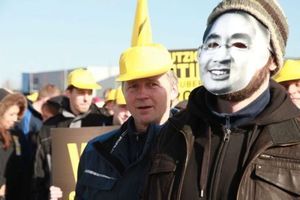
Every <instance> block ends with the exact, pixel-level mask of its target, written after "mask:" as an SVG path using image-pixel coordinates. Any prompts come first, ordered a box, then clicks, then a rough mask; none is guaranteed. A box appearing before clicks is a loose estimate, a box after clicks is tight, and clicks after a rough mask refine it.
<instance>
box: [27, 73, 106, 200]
mask: <svg viewBox="0 0 300 200" xmlns="http://www.w3.org/2000/svg"><path fill="white" fill-rule="evenodd" d="M67 83H68V87H67V89H66V91H65V94H66V96H67V97H68V98H63V101H62V102H61V103H62V104H61V106H62V108H61V112H59V114H57V115H55V116H53V117H51V118H49V119H48V120H47V121H45V122H44V124H43V126H42V128H41V131H40V133H39V137H38V140H37V142H38V148H37V152H36V157H35V159H36V160H35V164H34V198H33V199H37V200H39V199H49V187H50V185H51V135H50V129H51V128H55V127H70V128H80V127H87V126H103V125H111V121H107V117H106V116H103V115H102V114H101V113H100V111H99V109H98V107H97V106H96V105H94V104H92V98H93V90H94V89H99V88H100V85H99V84H98V83H97V82H96V81H95V79H94V77H93V75H92V73H91V72H90V71H88V70H86V69H82V68H79V69H75V70H73V71H72V72H71V73H69V75H68V80H67ZM52 191H53V190H52ZM54 193H55V191H54Z"/></svg>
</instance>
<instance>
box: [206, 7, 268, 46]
mask: <svg viewBox="0 0 300 200" xmlns="http://www.w3.org/2000/svg"><path fill="white" fill-rule="evenodd" d="M215 31H218V33H217V34H219V35H220V34H225V33H247V34H249V36H250V37H255V36H256V35H257V33H259V34H260V35H262V36H263V37H265V38H266V40H268V42H269V41H270V33H269V31H268V29H267V28H266V27H265V26H264V25H263V24H262V23H261V22H260V21H258V20H257V19H256V18H255V17H253V16H252V15H250V14H249V13H246V12H243V11H230V12H226V13H224V14H222V15H220V16H219V17H217V18H216V19H215V20H214V21H213V22H212V23H211V24H209V25H208V26H207V27H206V30H205V32H204V35H203V42H205V41H206V40H207V38H208V37H209V35H210V34H216V33H215Z"/></svg>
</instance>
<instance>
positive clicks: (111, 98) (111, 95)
mask: <svg viewBox="0 0 300 200" xmlns="http://www.w3.org/2000/svg"><path fill="white" fill-rule="evenodd" d="M115 101H116V89H110V90H109V91H108V92H107V95H106V96H105V103H104V105H103V108H104V110H105V111H104V113H106V114H107V115H108V116H113V115H114V109H113V108H114V105H115Z"/></svg>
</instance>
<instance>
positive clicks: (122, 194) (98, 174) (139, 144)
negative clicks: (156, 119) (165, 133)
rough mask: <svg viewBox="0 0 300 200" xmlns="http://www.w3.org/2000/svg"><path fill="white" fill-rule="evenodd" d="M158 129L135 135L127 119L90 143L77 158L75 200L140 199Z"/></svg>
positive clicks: (151, 127) (151, 126)
mask: <svg viewBox="0 0 300 200" xmlns="http://www.w3.org/2000/svg"><path fill="white" fill-rule="evenodd" d="M158 129H159V127H158V126H155V125H150V126H149V127H148V129H147V131H146V133H138V134H137V133H136V131H135V126H134V120H133V118H132V117H130V118H129V119H128V120H127V121H126V122H125V123H124V124H123V125H122V126H121V127H120V129H118V130H114V131H111V132H109V133H107V134H104V135H101V136H99V137H96V138H95V139H93V140H91V141H90V142H89V143H88V145H87V147H86V148H85V150H84V152H83V154H82V156H81V158H80V163H79V167H78V178H77V185H76V198H75V199H77V200H97V199H106V200H113V199H131V200H134V199H140V198H141V195H142V189H143V183H144V178H145V176H146V172H147V169H148V166H149V162H150V159H149V154H150V150H151V149H152V145H153V144H154V141H155V138H156V135H157V132H158Z"/></svg>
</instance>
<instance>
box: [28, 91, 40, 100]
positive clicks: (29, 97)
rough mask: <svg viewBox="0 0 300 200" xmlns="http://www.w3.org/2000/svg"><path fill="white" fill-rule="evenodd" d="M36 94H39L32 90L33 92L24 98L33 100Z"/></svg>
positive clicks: (36, 96)
mask: <svg viewBox="0 0 300 200" xmlns="http://www.w3.org/2000/svg"><path fill="white" fill-rule="evenodd" d="M38 96H39V93H38V92H33V93H31V94H29V95H27V96H26V98H27V99H29V100H30V101H32V102H35V101H36V100H37V98H38Z"/></svg>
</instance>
